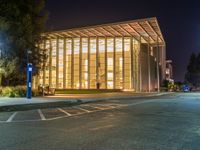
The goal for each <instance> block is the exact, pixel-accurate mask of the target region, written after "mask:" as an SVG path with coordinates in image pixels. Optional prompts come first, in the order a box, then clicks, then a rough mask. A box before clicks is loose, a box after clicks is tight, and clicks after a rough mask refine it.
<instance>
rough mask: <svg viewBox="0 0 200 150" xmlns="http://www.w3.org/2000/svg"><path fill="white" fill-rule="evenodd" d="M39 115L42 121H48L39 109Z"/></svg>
mask: <svg viewBox="0 0 200 150" xmlns="http://www.w3.org/2000/svg"><path fill="white" fill-rule="evenodd" d="M38 113H39V115H40V118H41V120H46V118H45V116H44V114H43V113H42V111H41V110H40V109H38Z"/></svg>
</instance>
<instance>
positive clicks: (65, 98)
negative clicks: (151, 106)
mask: <svg viewBox="0 0 200 150" xmlns="http://www.w3.org/2000/svg"><path fill="white" fill-rule="evenodd" d="M165 94H171V93H169V92H166V93H133V92H115V93H101V94H67V95H66V94H57V95H55V96H45V97H33V98H32V99H26V98H7V97H0V107H1V106H14V105H26V104H45V103H55V102H71V103H77V102H80V101H81V102H83V103H84V102H91V101H99V100H113V99H130V98H133V99H135V98H144V97H153V96H161V95H165Z"/></svg>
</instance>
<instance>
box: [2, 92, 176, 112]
mask: <svg viewBox="0 0 200 150" xmlns="http://www.w3.org/2000/svg"><path fill="white" fill-rule="evenodd" d="M169 94H173V92H170V93H158V94H152V95H145V96H118V97H108V98H106V97H105V98H91V99H73V100H72V99H69V100H67V101H64V100H60V101H55V102H44V103H30V104H16V105H4V106H0V112H9V111H16V109H20V110H21V109H22V110H21V111H23V110H24V111H25V110H33V109H38V108H53V107H54V108H55V107H58V106H59V107H60V106H65V107H69V106H72V105H73V106H74V105H80V104H85V103H94V102H99V101H108V100H126V99H140V98H150V97H158V96H163V95H169ZM23 108H24V109H23Z"/></svg>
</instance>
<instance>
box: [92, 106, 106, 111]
mask: <svg viewBox="0 0 200 150" xmlns="http://www.w3.org/2000/svg"><path fill="white" fill-rule="evenodd" d="M89 106H90V107H93V108H96V109H99V110H105V109H106V108H101V107H96V106H93V105H89Z"/></svg>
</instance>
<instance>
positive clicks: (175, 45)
mask: <svg viewBox="0 0 200 150" xmlns="http://www.w3.org/2000/svg"><path fill="white" fill-rule="evenodd" d="M46 9H47V10H48V11H49V13H50V14H49V20H48V23H47V27H48V29H49V30H57V29H67V28H73V27H81V26H88V25H95V24H102V23H111V22H118V21H127V20H133V19H142V18H147V17H157V19H158V21H159V24H160V28H161V30H162V33H163V35H164V38H165V41H166V44H167V59H172V61H173V67H174V78H175V80H176V81H180V80H183V78H184V74H185V71H186V66H187V63H188V59H189V57H190V54H191V53H192V52H195V53H198V52H200V1H198V0H196V1H195V0H180V1H177V0H173V1H172V0H115V1H111V0H110V1H109V0H47V2H46Z"/></svg>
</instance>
